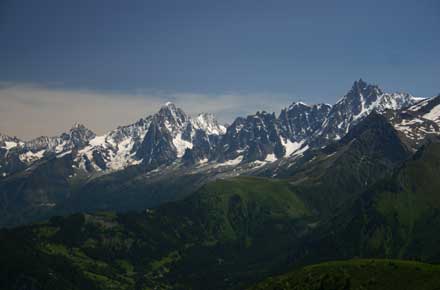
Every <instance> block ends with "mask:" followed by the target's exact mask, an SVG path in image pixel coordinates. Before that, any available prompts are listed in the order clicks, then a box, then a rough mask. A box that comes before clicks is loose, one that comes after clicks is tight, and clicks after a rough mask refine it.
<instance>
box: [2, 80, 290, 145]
mask: <svg viewBox="0 0 440 290" xmlns="http://www.w3.org/2000/svg"><path fill="white" fill-rule="evenodd" d="M167 101H172V102H174V103H175V104H176V105H177V106H179V107H181V108H182V109H183V110H184V111H185V112H187V113H188V114H191V115H195V114H197V113H200V112H208V113H213V114H214V115H216V117H217V118H218V119H219V120H220V121H221V122H232V121H233V119H234V118H235V117H237V116H242V115H246V114H252V113H255V112H256V111H257V110H266V111H269V112H272V111H275V112H278V111H279V109H280V108H281V107H283V106H286V105H288V103H289V102H288V101H287V97H286V96H269V95H263V94H262V95H258V94H238V93H225V94H218V95H207V94H197V93H165V92H158V93H152V92H148V93H147V92H144V93H142V91H139V92H138V93H134V94H123V93H107V92H99V91H94V90H75V89H64V88H59V87H52V86H45V85H40V84H14V83H6V82H1V83H0V132H1V133H4V134H8V135H12V136H17V137H20V138H23V139H30V138H34V137H37V136H42V135H48V136H52V135H57V134H60V133H61V132H64V131H66V130H68V128H70V127H71V126H72V124H73V123H75V122H80V123H83V124H85V125H86V126H87V127H89V128H90V129H92V130H93V131H95V132H96V133H97V134H102V133H105V132H107V131H109V130H112V129H114V128H116V127H117V126H119V125H124V124H130V123H132V122H134V121H136V120H138V119H140V118H142V117H145V116H148V115H151V114H154V113H155V112H157V110H159V108H160V107H161V106H162V105H163V104H164V103H165V102H167Z"/></svg>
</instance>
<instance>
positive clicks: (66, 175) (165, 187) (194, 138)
mask: <svg viewBox="0 0 440 290" xmlns="http://www.w3.org/2000/svg"><path fill="white" fill-rule="evenodd" d="M439 102H440V97H433V98H430V99H421V98H417V97H414V96H411V95H410V94H406V93H384V92H383V91H382V90H381V89H380V88H379V87H378V86H376V85H371V84H367V83H366V82H364V81H363V80H362V79H360V80H358V81H355V82H354V84H353V86H352V88H351V89H350V90H349V91H348V92H347V94H346V95H345V96H343V97H342V98H341V99H340V100H339V101H338V102H337V103H336V104H335V105H333V106H331V105H328V104H316V105H307V104H304V103H302V102H294V103H292V104H291V105H289V106H288V107H286V108H284V109H282V110H281V112H280V113H279V114H278V115H275V114H274V113H267V112H265V111H262V112H257V113H256V114H254V115H249V116H247V117H238V118H236V119H235V120H234V122H232V123H231V124H230V125H229V126H223V125H221V124H219V122H218V121H217V120H216V119H215V118H214V116H213V115H211V114H206V113H202V114H199V115H198V116H196V117H191V116H189V115H187V114H186V113H185V112H184V111H183V110H181V109H180V108H177V107H176V106H175V105H174V104H172V103H166V104H165V105H164V106H163V107H162V108H160V110H159V111H158V112H157V113H156V114H154V115H152V116H148V117H145V118H142V119H140V120H139V121H137V122H136V123H134V124H131V125H126V126H120V127H118V128H116V129H114V130H112V131H110V132H108V133H106V134H104V135H101V136H97V135H96V134H95V133H94V132H92V131H91V130H89V129H87V128H86V127H85V126H84V125H81V124H75V125H74V126H73V127H72V128H71V129H70V130H69V131H68V132H66V133H63V134H61V135H60V136H56V137H39V138H36V139H33V140H30V141H23V140H19V139H18V138H16V137H10V136H5V135H0V195H1V196H2V201H1V202H0V204H1V210H0V224H2V225H4V226H8V225H15V224H20V223H23V222H27V221H33V220H38V219H40V218H46V217H48V216H50V215H52V214H54V213H64V212H76V211H78V210H97V209H105V210H131V209H141V208H144V207H152V206H157V205H159V204H161V203H163V202H166V201H171V200H176V199H180V198H182V197H184V196H186V195H188V194H190V193H191V192H193V191H194V190H196V189H197V188H199V187H200V186H201V185H203V184H204V183H206V182H207V181H210V180H214V179H216V178H225V177H231V176H237V175H243V174H245V175H254V174H260V173H259V172H265V173H264V174H265V175H273V176H282V175H283V172H287V171H289V169H288V168H286V166H287V167H289V168H290V169H292V168H295V166H293V164H295V163H297V162H296V161H295V162H294V161H293V160H297V159H300V158H299V157H301V156H303V155H304V154H305V152H307V154H309V153H310V152H313V151H314V150H315V149H319V148H322V147H323V146H327V145H329V144H331V143H332V142H335V141H338V140H343V139H344V136H346V135H347V133H349V132H350V129H351V128H352V127H353V126H355V125H356V124H358V123H359V122H360V121H362V120H364V119H365V118H366V117H367V116H369V114H371V113H374V112H375V113H378V114H381V115H383V116H386V118H387V119H388V120H389V122H390V123H391V124H392V125H393V127H394V129H396V130H397V131H398V132H399V134H400V135H401V138H402V139H404V143H405V144H406V145H407V146H408V148H410V150H413V151H415V150H417V149H418V148H419V147H420V146H422V145H423V143H424V142H425V140H428V139H429V138H436V136H438V133H439V132H440V127H439V125H440V120H439V116H440V109H439V108H440V106H439ZM298 164H299V163H298ZM170 180H173V181H172V182H170ZM122 188H123V190H122ZM122 191H123V192H124V194H121V192H122Z"/></svg>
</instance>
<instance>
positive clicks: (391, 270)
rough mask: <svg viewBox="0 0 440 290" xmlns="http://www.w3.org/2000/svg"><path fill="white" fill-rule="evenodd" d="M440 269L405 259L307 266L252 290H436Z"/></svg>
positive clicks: (268, 280)
mask: <svg viewBox="0 0 440 290" xmlns="http://www.w3.org/2000/svg"><path fill="white" fill-rule="evenodd" d="M439 287H440V266H436V265H430V264H425V263H419V262H414V261H401V260H372V259H369V260H348V261H337V262H327V263H322V264H317V265H312V266H307V267H304V268H301V269H299V270H296V271H293V272H290V273H288V274H284V275H282V276H278V277H273V278H269V279H267V280H265V281H264V282H261V283H259V284H257V285H256V286H253V287H251V288H249V290H320V289H333V290H361V289H362V290H368V289H371V290H414V289H417V290H435V289H439Z"/></svg>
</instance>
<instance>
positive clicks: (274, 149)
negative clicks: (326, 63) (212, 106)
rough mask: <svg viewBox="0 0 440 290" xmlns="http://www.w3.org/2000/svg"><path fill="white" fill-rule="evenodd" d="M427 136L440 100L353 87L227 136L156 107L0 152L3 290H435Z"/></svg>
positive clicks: (431, 157)
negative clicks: (133, 118)
mask: <svg viewBox="0 0 440 290" xmlns="http://www.w3.org/2000/svg"><path fill="white" fill-rule="evenodd" d="M439 126H440V95H439V96H436V97H432V98H428V99H421V98H416V97H413V96H411V95H409V94H405V93H384V92H383V91H382V90H381V89H380V88H379V87H378V86H375V85H370V84H367V83H365V82H364V81H362V80H358V81H356V82H354V84H353V87H352V88H351V89H350V90H349V91H348V93H347V94H346V95H345V96H343V97H342V98H341V99H340V100H339V101H338V102H337V103H336V104H335V105H333V106H331V105H327V104H316V105H307V104H304V103H300V102H295V103H293V104H291V105H290V106H288V107H286V108H284V109H282V110H281V112H280V113H279V114H278V115H275V114H274V113H267V112H257V113H256V114H254V115H250V116H247V117H238V118H237V119H235V120H234V122H232V123H231V124H230V125H229V126H223V125H221V124H219V122H217V121H216V120H215V119H214V117H213V116H212V115H209V114H200V115H198V116H196V117H191V116H188V115H187V114H186V113H185V112H183V111H182V110H181V109H179V108H177V107H176V106H175V105H173V104H171V103H167V104H165V105H164V106H163V107H162V108H161V109H160V110H159V111H158V112H157V113H156V114H154V115H152V116H149V117H146V118H143V119H141V120H139V121H138V122H136V123H135V124H132V125H128V126H123V127H119V128H117V129H115V130H113V131H110V132H109V133H107V134H105V135H103V136H96V135H95V134H94V133H93V132H91V131H90V130H88V129H87V128H85V127H84V126H83V125H78V124H77V125H75V126H74V127H73V128H72V129H71V130H70V131H69V132H68V133H65V134H62V135H61V136H59V137H40V138H37V139H35V140H32V141H22V140H19V139H17V138H14V137H8V136H1V139H0V140H1V141H0V146H1V147H2V149H1V151H0V153H1V155H0V156H1V157H2V159H1V165H2V167H1V168H0V169H1V170H3V172H2V175H3V177H2V179H1V180H0V196H1V200H0V205H1V207H0V211H1V212H0V223H1V225H2V226H3V227H5V228H4V229H1V230H0V252H1V253H2V255H0V289H32V290H34V289H38V290H39V289H127V290H128V289H248V288H249V289H286V290H287V289H414V288H417V289H431V290H434V289H437V288H438V287H439V283H440V282H439V280H438V272H439V269H438V266H436V265H431V264H435V263H439V262H440V247H438V245H439V243H440V235H439V232H438V227H439V226H440V195H439V193H440V183H439V180H440V179H439V177H440V176H439V172H440V139H439V136H440V130H439V128H440V127H439ZM17 225H21V226H18V227H17ZM335 260H338V262H329V261H335ZM339 260H344V261H339ZM402 260H406V261H402ZM414 260H416V261H417V262H416V261H414ZM37 264H38V265H39V266H38V267H35V265H37ZM280 274H282V275H281V276H280ZM397 277H400V278H397ZM396 279H398V281H397V280H396ZM396 287H397V288H396Z"/></svg>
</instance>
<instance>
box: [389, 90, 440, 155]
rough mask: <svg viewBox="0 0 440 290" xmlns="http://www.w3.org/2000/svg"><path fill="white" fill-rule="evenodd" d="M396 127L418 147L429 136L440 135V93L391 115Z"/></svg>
mask: <svg viewBox="0 0 440 290" xmlns="http://www.w3.org/2000/svg"><path fill="white" fill-rule="evenodd" d="M389 119H390V120H391V122H392V124H393V125H394V127H395V128H396V129H397V130H398V131H399V132H401V133H402V134H403V135H404V136H405V137H406V138H407V140H408V141H409V143H411V145H412V146H413V147H415V148H417V147H418V146H419V145H420V144H422V143H423V142H425V140H426V139H427V137H428V138H429V137H438V136H440V95H438V96H436V97H432V98H430V99H425V100H421V101H419V102H417V103H416V104H414V105H413V106H411V107H409V108H407V109H406V110H403V111H396V112H394V114H392V116H391V117H389Z"/></svg>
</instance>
